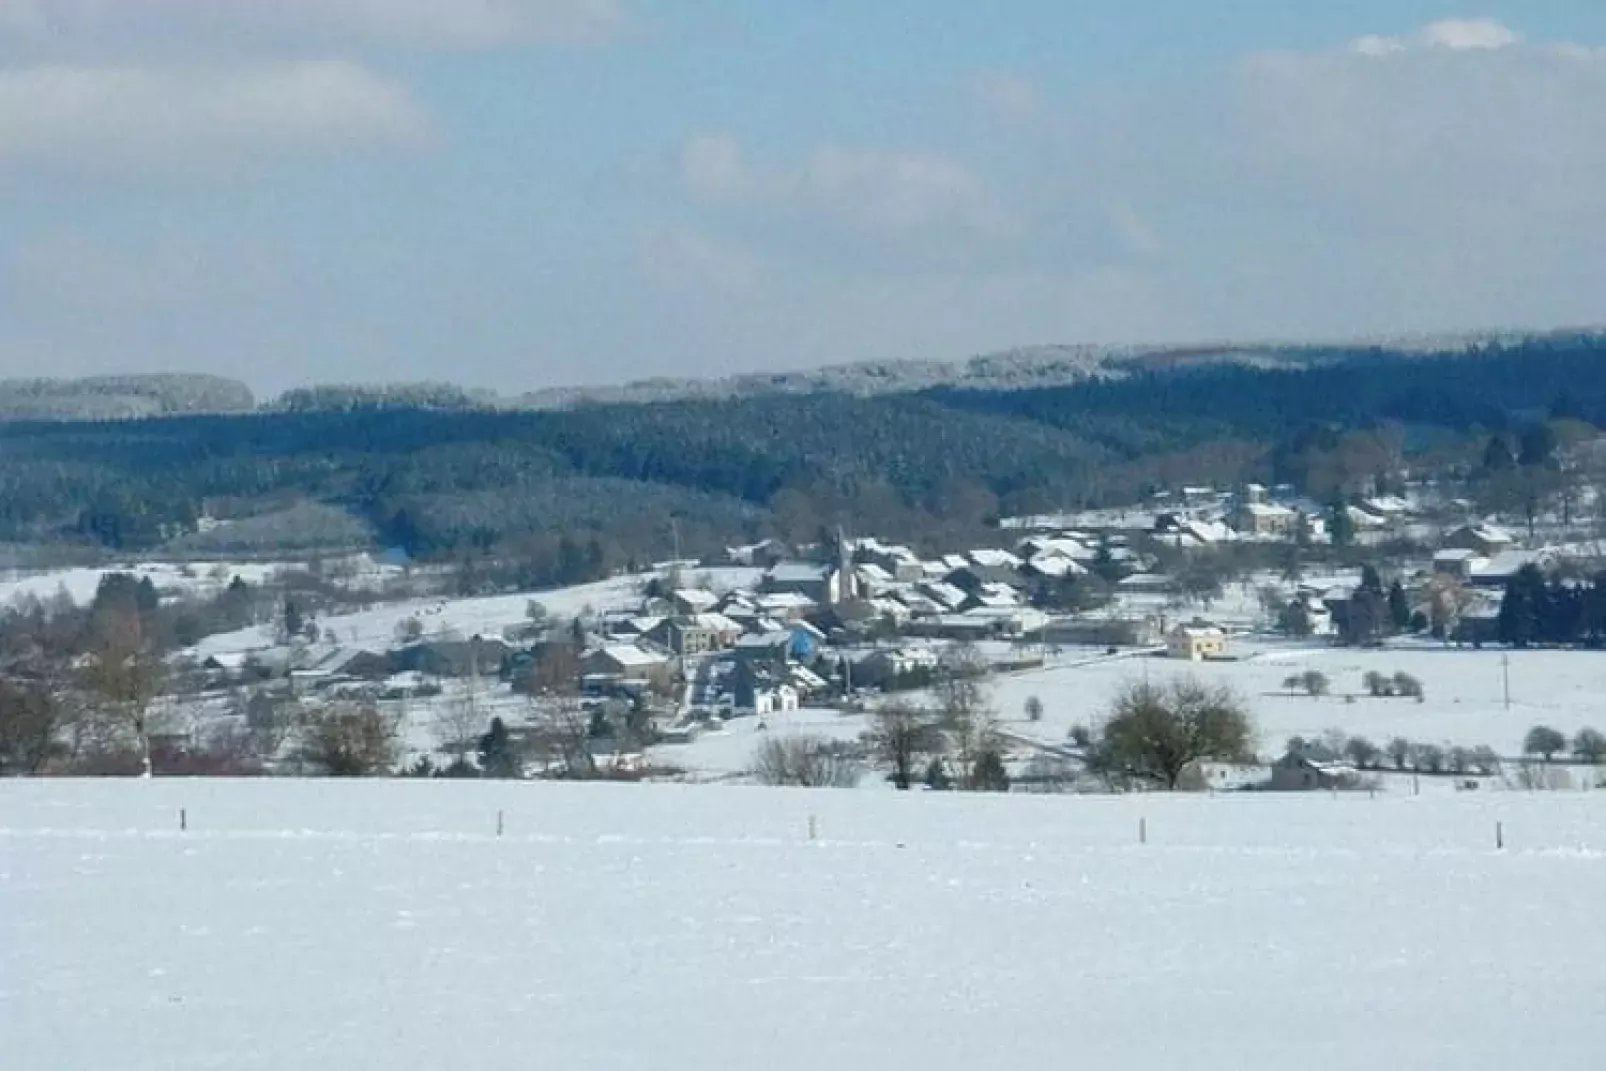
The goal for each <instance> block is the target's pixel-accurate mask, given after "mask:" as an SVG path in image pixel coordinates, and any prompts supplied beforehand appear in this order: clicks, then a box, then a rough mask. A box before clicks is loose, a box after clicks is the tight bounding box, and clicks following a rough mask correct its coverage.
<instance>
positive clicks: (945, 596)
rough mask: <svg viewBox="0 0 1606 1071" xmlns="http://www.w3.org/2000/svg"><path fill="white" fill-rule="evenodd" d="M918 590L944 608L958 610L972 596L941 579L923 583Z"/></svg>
mask: <svg viewBox="0 0 1606 1071" xmlns="http://www.w3.org/2000/svg"><path fill="white" fill-rule="evenodd" d="M916 590H917V591H918V592H919V593H920V594H921V595H923V596H925V597H926V598H927V599H929V600H931V601H932V602H934V603H937V604H938V605H939V606H941V607H942V608H943V609H944V610H958V609H959V608H960V607H961V606H963V605H964V604H965V600H966V599H967V598H969V597H970V596H969V595H967V594H966V593H965V592H964V591H963V590H961V589H959V588H957V587H955V586H954V585H952V584H949V583H947V582H945V581H941V580H938V581H932V582H929V583H925V584H921V585H920V587H919V588H917V589H916Z"/></svg>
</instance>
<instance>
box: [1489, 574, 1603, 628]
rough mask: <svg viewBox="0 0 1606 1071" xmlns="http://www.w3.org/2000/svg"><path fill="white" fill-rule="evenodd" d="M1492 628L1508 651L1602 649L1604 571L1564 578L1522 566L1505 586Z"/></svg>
mask: <svg viewBox="0 0 1606 1071" xmlns="http://www.w3.org/2000/svg"><path fill="white" fill-rule="evenodd" d="M1496 629H1497V635H1498V637H1499V639H1500V642H1501V643H1504V644H1509V645H1510V646H1512V647H1519V648H1520V647H1533V646H1537V645H1541V644H1569V645H1570V644H1578V645H1583V646H1588V647H1600V646H1603V645H1606V573H1601V574H1597V575H1595V576H1593V577H1590V578H1588V579H1566V578H1563V577H1562V576H1560V575H1556V576H1551V577H1547V576H1546V575H1545V572H1544V570H1543V569H1541V568H1540V567H1539V566H1538V565H1535V564H1532V563H1530V564H1528V565H1524V566H1523V567H1522V568H1521V569H1519V570H1518V571H1517V573H1516V575H1515V576H1513V577H1512V578H1511V580H1510V581H1508V582H1507V584H1506V589H1505V593H1504V595H1503V596H1502V598H1501V600H1500V616H1499V618H1498V619H1497V621H1496Z"/></svg>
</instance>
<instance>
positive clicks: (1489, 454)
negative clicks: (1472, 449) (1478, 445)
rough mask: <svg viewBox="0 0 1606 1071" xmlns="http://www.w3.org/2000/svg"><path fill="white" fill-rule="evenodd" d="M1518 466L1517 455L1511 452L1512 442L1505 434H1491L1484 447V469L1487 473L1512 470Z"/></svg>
mask: <svg viewBox="0 0 1606 1071" xmlns="http://www.w3.org/2000/svg"><path fill="white" fill-rule="evenodd" d="M1516 467H1517V458H1516V455H1514V454H1512V452H1511V444H1510V443H1509V442H1507V441H1506V437H1505V436H1504V435H1491V436H1490V437H1489V442H1488V445H1486V446H1485V447H1484V448H1483V471H1484V472H1485V473H1486V474H1487V473H1495V472H1510V471H1511V470H1512V469H1514V468H1516Z"/></svg>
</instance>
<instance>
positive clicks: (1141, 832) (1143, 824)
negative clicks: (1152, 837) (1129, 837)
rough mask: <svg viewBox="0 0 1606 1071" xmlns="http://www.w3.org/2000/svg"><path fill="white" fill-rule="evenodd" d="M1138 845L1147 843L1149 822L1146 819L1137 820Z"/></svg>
mask: <svg viewBox="0 0 1606 1071" xmlns="http://www.w3.org/2000/svg"><path fill="white" fill-rule="evenodd" d="M1138 843H1139V844H1147V843H1149V820H1148V819H1147V818H1139V819H1138Z"/></svg>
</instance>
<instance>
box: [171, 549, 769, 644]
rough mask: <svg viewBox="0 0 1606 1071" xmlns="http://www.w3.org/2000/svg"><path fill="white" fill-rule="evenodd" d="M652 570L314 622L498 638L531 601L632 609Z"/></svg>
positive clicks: (703, 578)
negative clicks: (410, 623)
mask: <svg viewBox="0 0 1606 1071" xmlns="http://www.w3.org/2000/svg"><path fill="white" fill-rule="evenodd" d="M761 573H762V571H761V570H754V569H745V568H718V569H696V570H688V571H687V572H686V573H685V582H686V583H688V584H692V583H704V582H706V583H707V584H708V585H709V586H710V587H712V588H713V589H714V590H719V591H723V590H728V589H730V588H733V587H739V586H742V585H745V584H751V583H755V582H756V580H757V578H758V576H760V575H761ZM652 576H653V574H651V573H642V574H635V575H628V576H618V577H614V578H612V579H609V580H601V581H598V582H596V583H594V584H580V585H577V586H575V587H569V588H562V589H559V590H556V591H546V592H532V593H518V594H514V595H488V596H485V597H482V598H439V597H435V598H423V599H410V600H406V601H403V602H392V603H385V604H383V605H381V606H375V607H373V608H372V609H368V610H361V611H357V612H355V613H349V614H334V615H330V616H328V617H320V618H319V619H318V625H319V627H320V628H322V629H323V630H325V631H326V632H333V633H334V635H335V638H336V639H337V640H338V641H339V642H340V643H342V644H350V645H352V646H365V647H369V648H372V649H374V650H384V649H385V648H387V647H390V646H392V645H393V644H394V643H395V642H396V627H397V626H398V625H400V624H401V623H402V622H404V621H406V620H408V619H409V618H414V617H416V618H417V619H418V621H419V624H421V625H422V626H423V627H424V634H425V635H426V636H438V635H442V634H453V635H456V636H457V637H459V638H467V637H469V636H475V635H480V636H499V635H501V634H502V632H503V630H504V629H506V628H509V627H511V626H514V625H518V624H521V623H523V622H525V621H527V620H528V617H527V616H526V611H527V609H528V607H529V604H530V603H532V602H537V603H540V604H541V605H542V606H543V607H545V609H546V612H547V614H548V615H549V616H551V617H553V618H558V619H562V618H569V617H575V616H576V615H579V614H582V613H586V612H598V613H600V612H603V611H607V610H622V609H630V608H633V607H635V606H637V605H639V603H640V601H641V593H642V587H643V586H644V585H645V584H646V583H647V581H648V580H650V579H651V578H652ZM273 642H274V639H273V627H272V626H271V625H258V626H254V627H252V628H246V629H241V630H240V631H238V632H225V633H220V634H218V635H216V636H208V637H207V638H206V639H205V640H203V641H202V642H201V643H200V644H198V645H197V646H196V647H195V649H194V650H193V652H191V653H193V654H194V655H195V656H196V657H198V658H203V659H204V658H208V657H211V656H213V655H222V654H237V653H241V652H248V651H257V650H262V649H264V648H266V647H269V646H271V645H272V644H273Z"/></svg>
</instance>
